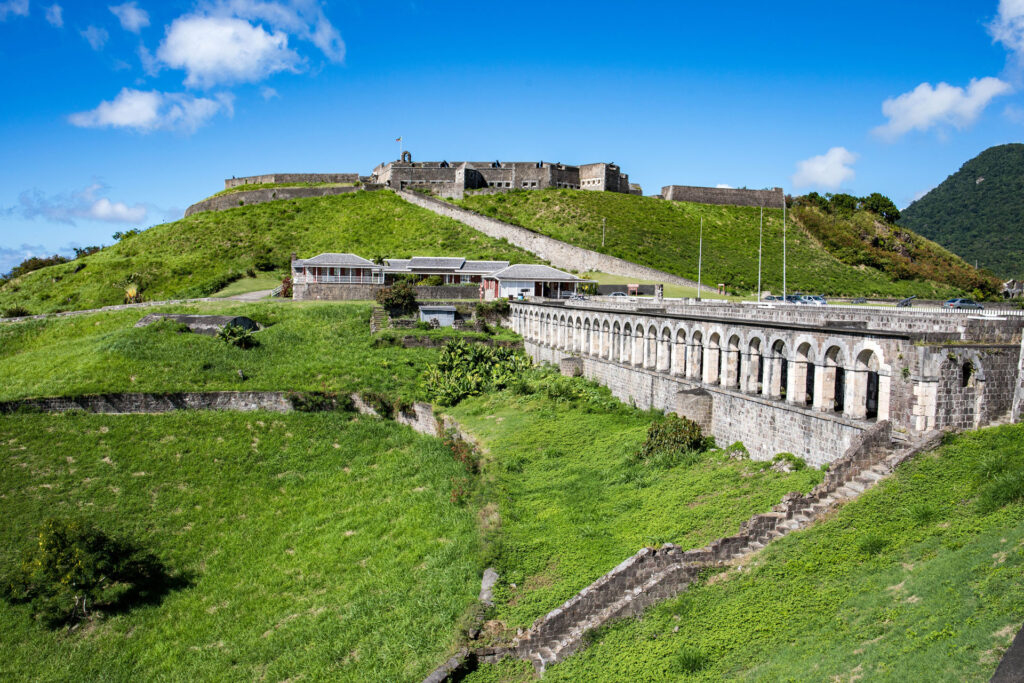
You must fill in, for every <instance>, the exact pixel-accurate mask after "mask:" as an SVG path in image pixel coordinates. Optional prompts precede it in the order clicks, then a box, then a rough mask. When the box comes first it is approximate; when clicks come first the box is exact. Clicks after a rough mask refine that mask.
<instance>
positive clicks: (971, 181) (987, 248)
mask: <svg viewBox="0 0 1024 683" xmlns="http://www.w3.org/2000/svg"><path fill="white" fill-rule="evenodd" d="M900 225H904V226H906V227H907V228H910V229H911V230H914V231H915V232H918V233H920V234H921V235H924V236H926V237H929V238H931V239H933V240H935V241H936V242H938V243H939V244H942V245H943V246H945V247H947V248H948V249H951V250H953V251H955V252H956V253H957V254H959V255H960V256H963V257H964V258H965V259H966V260H967V261H969V262H971V263H974V261H975V260H977V261H978V263H979V264H980V265H981V266H982V267H984V268H989V269H991V270H992V271H993V272H995V273H997V274H999V275H1000V276H1002V277H1004V278H1011V277H1013V278H1020V277H1024V230H1022V229H1021V228H1022V226H1024V144H1010V145H999V146H998V147H991V148H989V149H987V150H985V151H984V152H982V153H981V154H979V155H978V156H976V157H975V158H973V159H971V160H970V161H968V162H967V163H965V164H964V165H963V166H962V167H961V168H960V170H959V171H957V172H956V173H954V174H953V175H951V176H949V177H948V178H946V180H944V181H943V182H942V184H941V185H939V186H938V187H936V188H935V189H934V190H932V191H931V192H929V193H928V194H926V195H925V196H924V197H922V198H921V199H919V200H917V201H916V202H914V203H913V204H911V205H910V206H908V207H907V208H906V210H904V211H903V217H902V218H901V219H900Z"/></svg>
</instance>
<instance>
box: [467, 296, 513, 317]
mask: <svg viewBox="0 0 1024 683" xmlns="http://www.w3.org/2000/svg"><path fill="white" fill-rule="evenodd" d="M510 309H511V306H510V304H509V303H508V299H495V300H494V301H478V302H477V304H476V317H477V318H484V319H486V320H497V319H498V318H503V317H505V316H507V315H508V312H509V310H510Z"/></svg>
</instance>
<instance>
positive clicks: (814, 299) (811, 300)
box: [800, 294, 828, 306]
mask: <svg viewBox="0 0 1024 683" xmlns="http://www.w3.org/2000/svg"><path fill="white" fill-rule="evenodd" d="M800 303H802V304H805V305H807V306H827V305H828V302H827V301H825V297H823V296H820V295H818V294H805V295H804V296H802V297H800Z"/></svg>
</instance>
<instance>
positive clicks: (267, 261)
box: [253, 255, 277, 273]
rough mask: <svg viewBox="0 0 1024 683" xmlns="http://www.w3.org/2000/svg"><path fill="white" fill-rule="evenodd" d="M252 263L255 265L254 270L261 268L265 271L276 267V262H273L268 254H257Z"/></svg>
mask: <svg viewBox="0 0 1024 683" xmlns="http://www.w3.org/2000/svg"><path fill="white" fill-rule="evenodd" d="M253 265H254V266H255V267H256V270H261V271H263V272H265V273H266V272H269V271H271V270H275V269H276V268H277V264H276V263H274V259H273V258H271V257H270V256H268V255H264V256H257V257H256V260H255V262H253Z"/></svg>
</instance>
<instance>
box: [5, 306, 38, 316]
mask: <svg viewBox="0 0 1024 683" xmlns="http://www.w3.org/2000/svg"><path fill="white" fill-rule="evenodd" d="M29 315H32V312H31V311H29V310H28V309H27V308H25V307H24V306H11V307H10V308H8V309H6V310H4V317H5V318H24V317H26V316H29Z"/></svg>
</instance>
